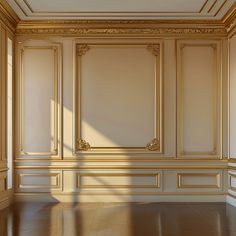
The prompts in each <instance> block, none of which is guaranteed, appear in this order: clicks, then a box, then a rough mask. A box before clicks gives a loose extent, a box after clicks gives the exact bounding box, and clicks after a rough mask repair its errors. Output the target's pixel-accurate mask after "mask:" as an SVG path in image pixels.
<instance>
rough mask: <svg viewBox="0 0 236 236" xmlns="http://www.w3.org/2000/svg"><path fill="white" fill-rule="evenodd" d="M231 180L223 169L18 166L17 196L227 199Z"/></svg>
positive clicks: (87, 200)
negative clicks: (73, 168)
mask: <svg viewBox="0 0 236 236" xmlns="http://www.w3.org/2000/svg"><path fill="white" fill-rule="evenodd" d="M227 181H228V178H227V171H226V170H221V169H219V170H201V169H199V170H196V169H193V170H192V169H188V170H182V169H179V170H178V169H175V170H164V169H162V170H159V169H158V170H157V169H125V170H121V169H113V170H110V169H102V170H101V169H83V170H79V169H78V170H61V169H60V170H59V169H58V170H56V169H53V170H50V169H40V170H39V169H17V170H16V180H15V183H16V193H15V197H16V200H24V199H25V200H26V199H27V201H28V200H29V199H28V198H31V200H33V199H35V200H37V201H39V200H43V199H44V198H45V199H47V201H52V199H54V200H55V201H65V202H71V201H72V202H73V201H82V202H84V201H85V202H93V201H102V202H106V201H114V202H119V201H120V202H123V201H125V202H127V201H128V202H132V201H134V202H135V201H154V202H158V201H225V196H226V191H227ZM50 198H51V199H50Z"/></svg>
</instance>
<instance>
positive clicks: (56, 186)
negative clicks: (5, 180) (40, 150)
mask: <svg viewBox="0 0 236 236" xmlns="http://www.w3.org/2000/svg"><path fill="white" fill-rule="evenodd" d="M15 174H16V175H15V187H16V191H17V192H51V191H61V190H62V171H59V170H58V171H57V170H49V171H48V170H40V171H38V170H20V171H19V170H18V171H16V173H15Z"/></svg>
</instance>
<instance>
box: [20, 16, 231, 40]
mask: <svg viewBox="0 0 236 236" xmlns="http://www.w3.org/2000/svg"><path fill="white" fill-rule="evenodd" d="M16 34H17V35H25V34H33V35H44V34H45V35H63V36H76V35H78V36H79V35H130V36H135V35H138V34H141V35H147V36H159V35H161V36H172V35H173V36H181V37H183V36H186V35H188V36H189V35H199V36H204V35H206V36H211V35H214V36H226V35H227V31H226V29H225V27H224V24H222V23H221V22H220V21H196V20H194V21H193V20H189V21H177V20H166V21H160V20H77V21H75V20H54V21H43V20H39V21H21V22H19V24H18V25H17V28H16Z"/></svg>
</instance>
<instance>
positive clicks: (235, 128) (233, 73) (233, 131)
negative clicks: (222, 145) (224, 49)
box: [229, 34, 236, 158]
mask: <svg viewBox="0 0 236 236" xmlns="http://www.w3.org/2000/svg"><path fill="white" fill-rule="evenodd" d="M235 52H236V35H235V34H234V36H233V37H231V38H230V39H229V94H230V95H229V124H230V126H229V139H230V158H235V157H236V122H235V120H236V93H235V90H236V67H235V63H236V53H235Z"/></svg>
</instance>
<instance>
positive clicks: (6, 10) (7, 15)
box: [0, 0, 20, 32]
mask: <svg viewBox="0 0 236 236" xmlns="http://www.w3.org/2000/svg"><path fill="white" fill-rule="evenodd" d="M0 20H1V21H2V22H3V23H4V24H5V25H7V26H8V27H9V29H10V30H11V31H12V32H14V31H15V28H16V26H17V24H18V23H19V21H20V18H19V17H18V16H17V14H16V13H15V11H14V10H13V9H12V8H11V6H10V5H9V4H8V3H7V2H6V1H5V0H1V1H0Z"/></svg>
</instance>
